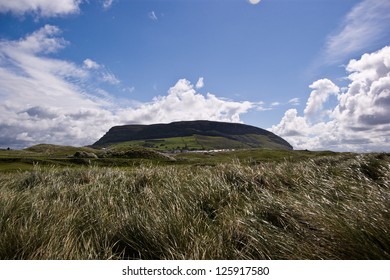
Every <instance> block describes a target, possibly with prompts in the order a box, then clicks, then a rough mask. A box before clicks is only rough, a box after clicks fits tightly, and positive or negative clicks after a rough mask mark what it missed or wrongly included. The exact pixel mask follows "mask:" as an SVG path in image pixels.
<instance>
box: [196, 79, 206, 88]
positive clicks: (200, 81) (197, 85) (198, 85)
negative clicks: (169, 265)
mask: <svg viewBox="0 0 390 280" xmlns="http://www.w3.org/2000/svg"><path fill="white" fill-rule="evenodd" d="M202 87H204V79H203V77H200V78H199V80H198V82H197V83H196V88H197V89H201V88H202Z"/></svg>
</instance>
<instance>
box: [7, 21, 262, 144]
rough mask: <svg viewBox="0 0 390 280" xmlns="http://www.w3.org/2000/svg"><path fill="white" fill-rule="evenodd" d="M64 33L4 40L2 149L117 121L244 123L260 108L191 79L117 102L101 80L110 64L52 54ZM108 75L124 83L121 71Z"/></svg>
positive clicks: (74, 140)
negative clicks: (144, 98)
mask: <svg viewBox="0 0 390 280" xmlns="http://www.w3.org/2000/svg"><path fill="white" fill-rule="evenodd" d="M59 34H60V30H59V29H58V28H57V27H54V26H50V25H46V26H45V27H43V28H41V29H39V30H37V31H36V32H33V33H32V34H30V35H27V36H25V37H24V38H21V39H19V40H15V41H9V40H8V41H7V40H3V41H0V99H1V104H0V147H14V148H21V147H25V146H29V145H33V144H37V143H53V144H66V145H87V144H91V143H93V142H95V141H96V140H98V139H99V138H100V137H101V136H102V135H103V134H104V133H105V132H106V131H107V130H108V129H109V128H110V127H112V126H114V125H121V124H128V123H145V124H146V123H158V122H171V121H177V120H197V119H206V120H218V121H228V122H240V116H241V115H242V114H245V113H246V112H247V111H248V110H250V109H251V108H253V107H254V106H255V104H254V103H251V102H247V101H244V102H235V101H230V100H225V99H222V98H219V97H217V96H215V95H214V94H211V93H207V94H206V95H203V94H200V93H198V92H196V87H195V86H194V85H192V84H191V83H190V82H189V81H188V80H185V79H182V80H179V81H178V82H177V83H176V85H174V86H173V87H172V88H170V89H169V91H168V93H167V95H164V96H158V97H155V98H154V99H153V100H151V102H149V103H140V102H136V101H133V102H132V101H131V100H130V101H122V100H121V102H120V104H119V105H118V104H116V103H117V102H116V101H118V100H116V99H115V97H113V96H112V95H111V94H110V93H109V92H107V91H105V90H104V89H102V88H99V87H97V86H96V80H99V79H101V78H102V76H101V75H103V74H104V73H109V74H111V73H110V72H108V71H107V70H106V68H105V67H104V65H102V64H99V63H97V62H95V61H93V60H91V59H86V60H84V62H83V64H82V65H77V64H75V63H72V62H69V61H65V60H60V59H54V58H51V57H50V55H51V54H52V53H55V52H57V51H59V50H60V49H61V48H63V47H65V46H66V45H67V42H66V41H65V40H64V39H63V38H61V37H59V36H58V35H59ZM97 65H99V66H100V67H99V68H98V69H96V67H97ZM107 79H108V80H109V81H110V79H112V80H111V82H114V83H115V82H116V81H118V80H117V79H116V78H115V76H114V74H112V76H109V77H108V78H107ZM132 90H133V89H132V88H130V89H129V91H132ZM125 104H127V105H125Z"/></svg>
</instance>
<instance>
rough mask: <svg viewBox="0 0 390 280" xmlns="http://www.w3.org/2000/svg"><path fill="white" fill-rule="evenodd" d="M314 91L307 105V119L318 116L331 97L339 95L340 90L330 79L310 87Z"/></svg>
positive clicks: (319, 81)
mask: <svg viewBox="0 0 390 280" xmlns="http://www.w3.org/2000/svg"><path fill="white" fill-rule="evenodd" d="M309 87H310V88H312V89H313V91H312V92H311V93H310V96H309V99H308V100H307V103H306V108H305V111H304V113H305V115H306V116H307V117H314V116H315V115H317V116H318V113H320V112H321V111H322V109H323V105H324V103H325V102H326V101H327V100H328V98H329V96H330V95H332V94H334V95H337V93H338V92H339V88H338V87H337V86H336V85H335V84H334V83H333V82H332V81H330V80H328V79H321V80H318V81H316V82H314V83H313V84H311V85H310V86H309Z"/></svg>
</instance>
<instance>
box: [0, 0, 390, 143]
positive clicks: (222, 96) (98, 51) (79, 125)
mask: <svg viewBox="0 0 390 280" xmlns="http://www.w3.org/2000/svg"><path fill="white" fill-rule="evenodd" d="M256 2H257V3H256ZM389 26H390V3H389V1H387V0H342V1H340V0H261V1H255V0H252V1H248V0H154V1H152V0H151V1H149V0H112V1H110V0H96V1H94V0H89V1H83V0H62V1H55V2H53V1H51V0H30V1H24V0H14V1H8V0H0V98H1V101H0V109H1V111H0V146H1V147H8V146H10V147H15V148H21V147H25V146H30V145H33V144H37V143H53V144H68V145H87V144H91V143H93V142H95V141H96V140H97V139H99V138H100V137H101V136H102V135H103V134H104V133H105V132H106V131H107V130H108V129H109V128H110V127H111V126H114V125H122V124H131V123H157V122H171V121H178V120H193V119H209V120H218V121H229V122H243V123H246V124H250V125H255V126H258V127H262V128H265V129H269V130H271V131H273V132H274V133H276V134H278V135H280V136H282V137H284V138H285V139H286V140H288V141H289V142H290V143H291V144H292V145H293V146H294V148H296V149H314V150H323V149H330V150H337V151H346V150H348V151H390V144H388V143H390V141H389V140H390V113H388V112H390V111H389V109H390V74H389V73H390V61H389V60H390V58H389V55H390V50H389V49H390V47H389V45H390V31H389V28H388V27H389Z"/></svg>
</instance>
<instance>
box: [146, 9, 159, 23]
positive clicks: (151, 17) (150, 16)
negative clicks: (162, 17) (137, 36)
mask: <svg viewBox="0 0 390 280" xmlns="http://www.w3.org/2000/svg"><path fill="white" fill-rule="evenodd" d="M148 17H149V18H150V19H151V20H153V21H157V20H158V17H157V15H156V13H155V12H154V11H151V12H150V13H149V14H148Z"/></svg>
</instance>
